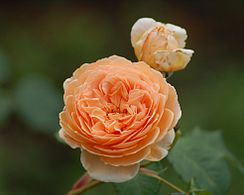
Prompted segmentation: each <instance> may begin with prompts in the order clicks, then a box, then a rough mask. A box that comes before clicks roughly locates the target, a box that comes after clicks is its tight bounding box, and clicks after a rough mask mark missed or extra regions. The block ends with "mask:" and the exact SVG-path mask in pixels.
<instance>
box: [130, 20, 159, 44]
mask: <svg viewBox="0 0 244 195" xmlns="http://www.w3.org/2000/svg"><path fill="white" fill-rule="evenodd" d="M159 25H161V23H159V22H156V21H155V20H154V19H152V18H140V19H139V20H137V21H136V22H135V24H134V25H133V27H132V29H131V43H132V46H133V47H135V44H136V43H137V41H138V40H139V39H140V38H141V37H142V35H143V34H144V33H145V32H146V31H148V30H149V29H151V28H154V27H156V26H159Z"/></svg>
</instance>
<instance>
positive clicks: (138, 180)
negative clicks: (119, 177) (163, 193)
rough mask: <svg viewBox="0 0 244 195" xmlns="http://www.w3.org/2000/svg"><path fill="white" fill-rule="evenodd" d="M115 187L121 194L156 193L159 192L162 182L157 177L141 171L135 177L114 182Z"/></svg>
mask: <svg viewBox="0 0 244 195" xmlns="http://www.w3.org/2000/svg"><path fill="white" fill-rule="evenodd" d="M114 187H115V189H116V191H117V194H119V195H125V194H128V195H129V194H134V195H136V194H140V195H154V194H155V195H156V194H158V193H159V190H160V183H159V181H158V180H157V179H154V178H152V177H148V176H145V175H143V174H141V173H139V174H138V175H137V176H136V177H135V178H134V179H132V180H130V181H127V182H124V183H118V184H114Z"/></svg>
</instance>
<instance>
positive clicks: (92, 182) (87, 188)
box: [68, 180, 102, 195]
mask: <svg viewBox="0 0 244 195" xmlns="http://www.w3.org/2000/svg"><path fill="white" fill-rule="evenodd" d="M101 183H102V182H101V181H97V180H93V181H91V182H90V183H89V184H88V185H87V186H86V187H84V188H82V189H78V190H75V191H71V192H69V193H68V195H75V194H81V193H83V192H85V191H87V190H89V189H91V188H93V187H95V186H97V185H99V184H101Z"/></svg>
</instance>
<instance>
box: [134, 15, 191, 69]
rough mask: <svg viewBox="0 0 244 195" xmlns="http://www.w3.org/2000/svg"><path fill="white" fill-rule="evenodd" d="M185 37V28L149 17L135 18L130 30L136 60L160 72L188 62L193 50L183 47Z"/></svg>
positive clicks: (183, 65) (180, 66) (181, 66)
mask: <svg viewBox="0 0 244 195" xmlns="http://www.w3.org/2000/svg"><path fill="white" fill-rule="evenodd" d="M186 38H187V34H186V30H185V29H183V28H181V27H179V26H175V25H173V24H163V23H161V22H156V21H155V20H153V19H151V18H141V19H139V20H137V21H136V23H135V24H134V25H133V27H132V30H131V43H132V46H133V47H134V50H135V54H136V57H137V59H138V61H144V62H146V63H147V64H149V65H150V66H151V67H153V68H154V69H156V70H159V71H161V72H168V73H169V72H175V71H179V70H182V69H184V68H185V67H186V65H187V64H188V63H189V61H190V59H191V56H192V54H193V50H191V49H184V47H185V41H186Z"/></svg>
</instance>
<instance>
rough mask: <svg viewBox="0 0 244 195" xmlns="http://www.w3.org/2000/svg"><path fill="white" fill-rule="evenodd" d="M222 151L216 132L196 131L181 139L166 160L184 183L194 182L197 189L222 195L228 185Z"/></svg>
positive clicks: (228, 175) (227, 175)
mask: <svg viewBox="0 0 244 195" xmlns="http://www.w3.org/2000/svg"><path fill="white" fill-rule="evenodd" d="M225 151H226V148H225V146H224V144H223V141H222V139H221V134H220V133H219V132H213V133H210V132H204V131H201V130H199V129H198V130H195V131H193V133H192V134H191V135H188V136H185V137H183V138H181V139H180V140H179V141H178V142H177V144H176V146H175V147H174V148H173V149H172V151H171V152H170V154H169V157H168V159H169V161H170V162H171V163H172V164H173V167H174V169H175V171H176V172H177V173H178V174H179V175H180V176H181V177H182V178H183V179H184V180H185V181H186V182H189V181H190V180H191V178H195V179H196V183H197V185H198V186H199V187H200V188H203V189H207V190H208V191H210V192H212V193H213V194H214V195H223V194H225V193H226V191H227V189H228V186H229V184H230V172H229V169H228V166H227V164H226V162H225V160H224V158H223V157H224V154H225Z"/></svg>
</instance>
